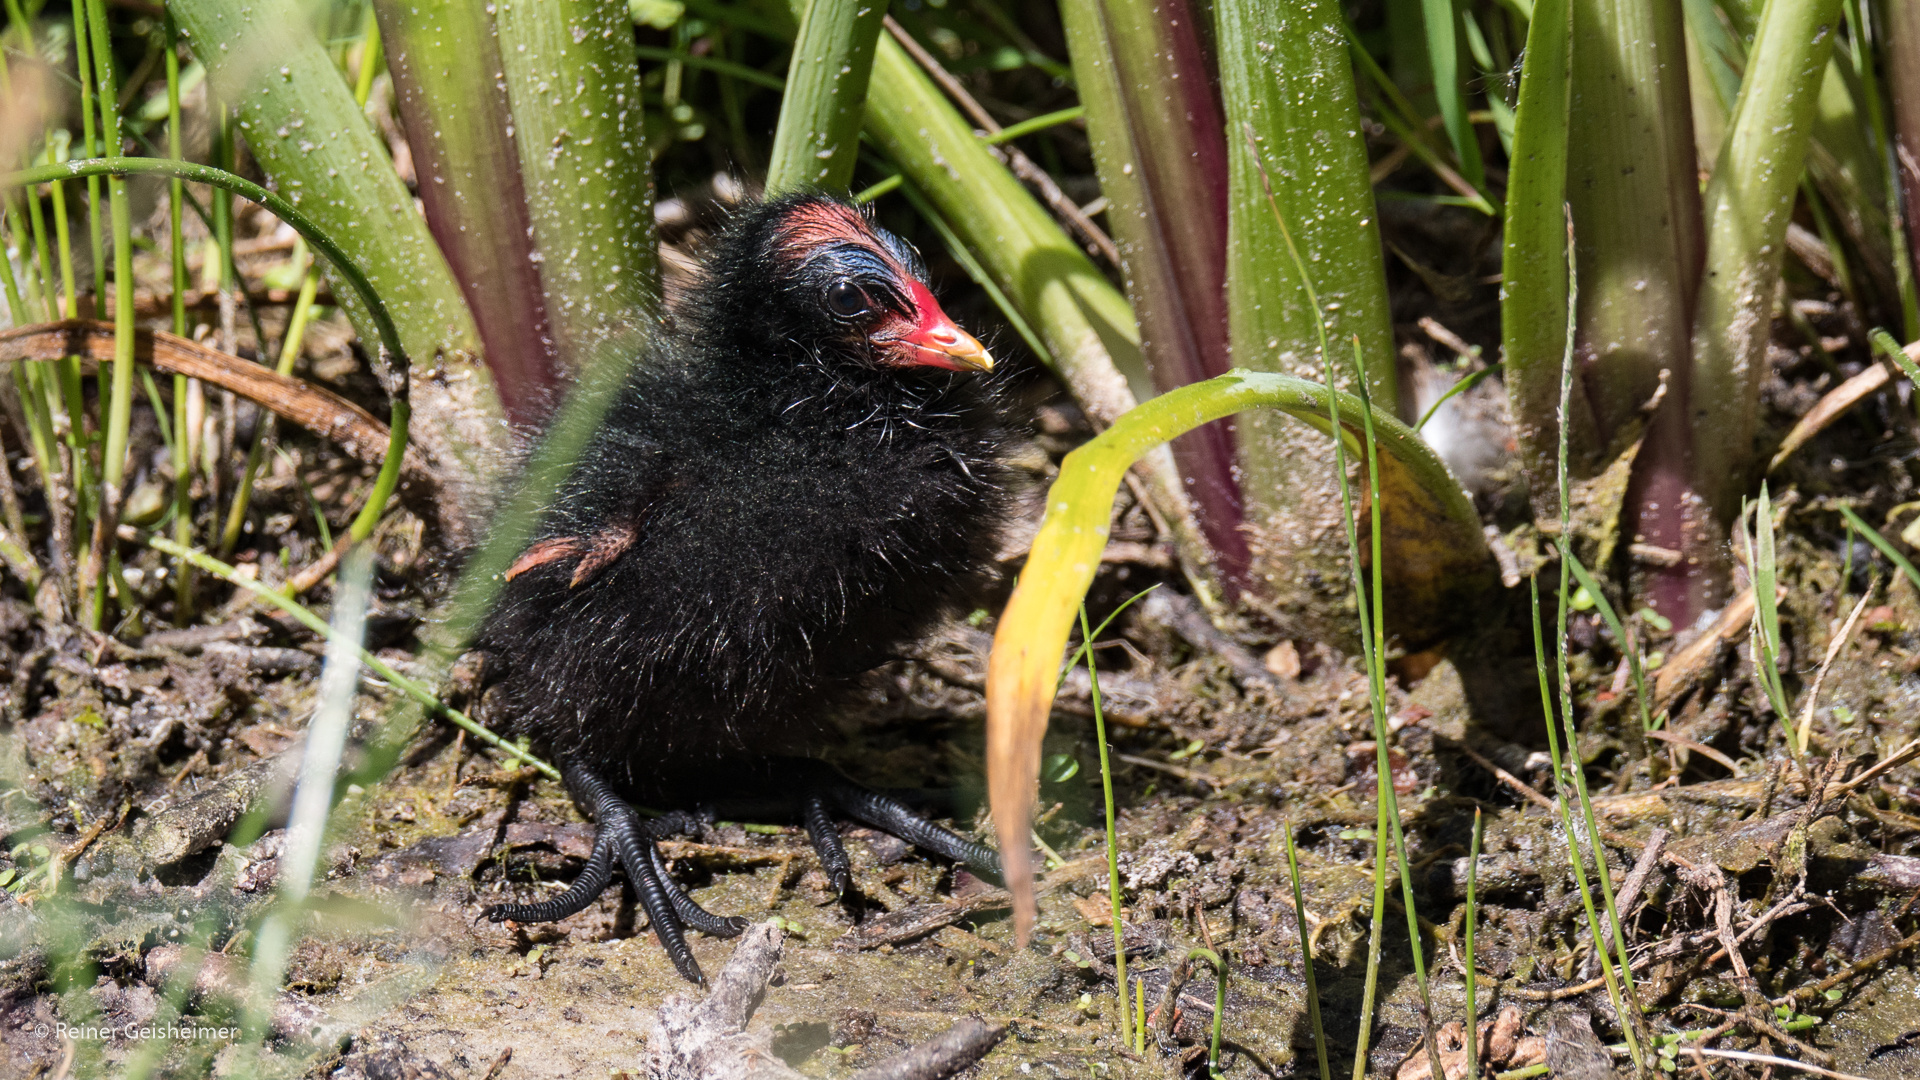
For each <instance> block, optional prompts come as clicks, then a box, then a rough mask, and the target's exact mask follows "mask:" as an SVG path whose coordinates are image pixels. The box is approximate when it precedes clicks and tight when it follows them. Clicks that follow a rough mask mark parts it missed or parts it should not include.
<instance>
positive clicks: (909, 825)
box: [830, 783, 1001, 881]
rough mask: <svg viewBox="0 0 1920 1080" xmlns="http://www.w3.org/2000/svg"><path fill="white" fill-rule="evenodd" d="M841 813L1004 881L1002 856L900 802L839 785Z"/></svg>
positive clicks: (835, 789)
mask: <svg viewBox="0 0 1920 1080" xmlns="http://www.w3.org/2000/svg"><path fill="white" fill-rule="evenodd" d="M830 791H831V793H832V795H833V801H834V802H836V803H838V804H839V806H840V809H842V810H845V811H846V812H847V813H848V814H850V815H852V816H853V817H855V818H858V819H859V820H861V821H864V822H866V823H867V824H869V825H872V826H873V827H874V828H877V829H885V830H886V831H888V832H890V833H892V834H893V835H895V836H897V837H899V838H900V839H902V840H905V841H906V842H907V843H909V844H912V845H913V846H915V847H918V848H924V849H926V850H927V851H931V852H933V853H934V854H935V855H940V856H944V857H946V858H949V859H952V860H953V861H955V862H957V863H961V864H963V865H965V866H966V867H967V869H969V870H972V871H973V872H974V873H977V874H979V875H981V876H982V877H989V878H992V879H994V880H995V881H999V880H1001V878H1000V855H999V853H998V852H996V851H994V850H993V849H992V848H990V847H987V846H986V845H985V844H976V843H974V842H973V841H971V840H968V839H967V838H966V837H964V836H960V835H958V834H956V833H952V832H948V831H947V830H945V829H943V828H941V827H940V826H938V825H935V824H934V823H933V822H931V821H928V820H927V819H926V818H924V817H921V816H920V815H919V814H917V813H915V812H914V811H913V809H912V808H911V807H909V806H907V804H905V803H903V802H901V801H900V800H898V799H894V798H891V797H889V796H886V795H882V794H880V793H879V792H877V791H869V790H867V789H866V788H863V787H858V786H856V785H853V784H846V783H841V784H835V785H834V786H833V787H832V788H831V789H830Z"/></svg>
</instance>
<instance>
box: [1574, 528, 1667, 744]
mask: <svg viewBox="0 0 1920 1080" xmlns="http://www.w3.org/2000/svg"><path fill="white" fill-rule="evenodd" d="M1568 566H1569V567H1571V568H1572V570H1573V576H1574V577H1575V578H1577V579H1579V581H1580V586H1581V587H1582V588H1584V589H1586V590H1587V595H1588V596H1591V597H1593V605H1594V607H1596V608H1598V609H1599V611H1600V617H1601V618H1602V619H1604V620H1606V624H1607V629H1609V630H1612V631H1613V638H1614V640H1615V641H1617V642H1619V643H1620V651H1621V653H1623V654H1625V656H1626V659H1627V671H1628V672H1629V674H1630V675H1631V676H1632V678H1633V700H1634V702H1635V704H1637V705H1638V706H1639V708H1640V730H1641V731H1652V730H1653V728H1654V721H1653V714H1652V711H1651V709H1650V707H1649V705H1648V700H1649V699H1648V696H1647V680H1646V674H1645V672H1644V671H1643V670H1642V669H1641V665H1640V649H1639V646H1638V644H1637V643H1636V642H1635V641H1634V639H1633V635H1632V632H1631V630H1630V629H1629V628H1628V627H1627V625H1626V624H1625V623H1624V622H1623V621H1622V620H1621V618H1620V616H1619V615H1618V614H1616V613H1615V612H1614V610H1613V604H1612V602H1611V601H1609V600H1608V599H1607V594H1606V592H1605V590H1603V589H1601V588H1600V582H1598V581H1596V580H1595V579H1594V576H1593V575H1592V574H1591V573H1589V572H1588V571H1587V568H1586V567H1585V566H1584V565H1582V564H1581V562H1580V560H1579V559H1577V558H1575V559H1573V560H1572V561H1571V562H1570V563H1569V564H1568Z"/></svg>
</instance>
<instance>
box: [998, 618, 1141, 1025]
mask: <svg viewBox="0 0 1920 1080" xmlns="http://www.w3.org/2000/svg"><path fill="white" fill-rule="evenodd" d="M1080 640H1081V641H1082V642H1084V643H1085V644H1084V645H1083V646H1082V652H1083V653H1085V655H1086V658H1087V679H1088V686H1089V688H1090V689H1089V693H1090V694H1091V698H1090V700H1091V703H1092V705H1093V737H1094V740H1095V741H1096V742H1098V743H1099V744H1100V794H1101V796H1102V798H1103V799H1104V800H1105V806H1106V825H1107V904H1108V908H1109V911H1110V912H1111V914H1112V924H1113V972H1114V975H1113V983H1114V991H1115V993H1117V994H1118V995H1119V1005H1120V1011H1119V1016H1120V1045H1121V1046H1125V1047H1132V1046H1133V1027H1132V1024H1131V1014H1132V1012H1133V1009H1132V1003H1131V1002H1129V1001H1128V1000H1127V942H1126V934H1125V932H1124V930H1123V928H1122V925H1121V921H1120V909H1121V904H1122V902H1123V900H1124V897H1123V896H1122V895H1121V892H1120V838H1119V833H1118V829H1117V825H1116V823H1115V818H1114V812H1113V765H1112V763H1111V762H1109V761H1108V753H1107V722H1106V718H1105V716H1104V715H1103V714H1102V712H1101V709H1100V673H1099V670H1098V668H1097V666H1096V665H1095V664H1094V662H1093V641H1094V633H1093V627H1092V626H1091V625H1089V623H1088V621H1087V605H1086V604H1084V603H1083V604H1081V605H1080ZM1001 850H1002V851H1008V852H1011V851H1014V850H1017V849H1014V848H1007V847H1002V848H1001ZM1029 872H1031V871H1029Z"/></svg>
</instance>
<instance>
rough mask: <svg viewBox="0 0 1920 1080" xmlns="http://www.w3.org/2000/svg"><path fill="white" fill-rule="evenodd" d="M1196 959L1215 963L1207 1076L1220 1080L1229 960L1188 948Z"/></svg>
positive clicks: (1205, 951) (1203, 950)
mask: <svg viewBox="0 0 1920 1080" xmlns="http://www.w3.org/2000/svg"><path fill="white" fill-rule="evenodd" d="M1196 959H1199V960H1205V961H1206V962H1207V963H1209V964H1212V965H1213V1041H1212V1042H1211V1043H1209V1044H1208V1047H1207V1076H1208V1077H1209V1078H1210V1080H1220V1026H1221V1018H1222V1017H1224V1016H1226V1013H1227V961H1226V960H1225V958H1223V957H1222V956H1221V955H1220V954H1219V953H1217V952H1214V951H1213V950H1212V949H1188V950H1187V962H1188V963H1192V962H1193V961H1194V960H1196ZM1308 992H1309V993H1311V992H1312V991H1308ZM1144 1049H1145V1047H1142V1050H1144Z"/></svg>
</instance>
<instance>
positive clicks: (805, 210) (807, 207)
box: [780, 201, 873, 251]
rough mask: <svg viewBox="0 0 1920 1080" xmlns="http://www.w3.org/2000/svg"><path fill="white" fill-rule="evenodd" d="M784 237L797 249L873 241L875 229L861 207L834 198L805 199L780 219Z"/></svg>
mask: <svg viewBox="0 0 1920 1080" xmlns="http://www.w3.org/2000/svg"><path fill="white" fill-rule="evenodd" d="M780 238H781V240H782V241H784V242H785V244H786V245H787V246H788V247H790V248H791V249H793V250H799V251H811V250H812V249H814V248H816V247H819V246H820V245H821V244H826V243H831V242H833V241H842V240H844V241H852V242H854V243H856V244H867V245H872V244H873V229H872V228H871V227H869V226H868V225H867V219H866V217H865V216H864V215H862V214H861V213H860V211H858V210H855V209H854V208H853V207H851V206H842V205H840V204H839V203H834V202H824V201H822V202H803V203H801V204H799V205H798V206H795V207H794V208H793V209H792V210H791V211H789V212H788V214H787V215H786V217H784V218H782V219H781V221H780Z"/></svg>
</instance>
